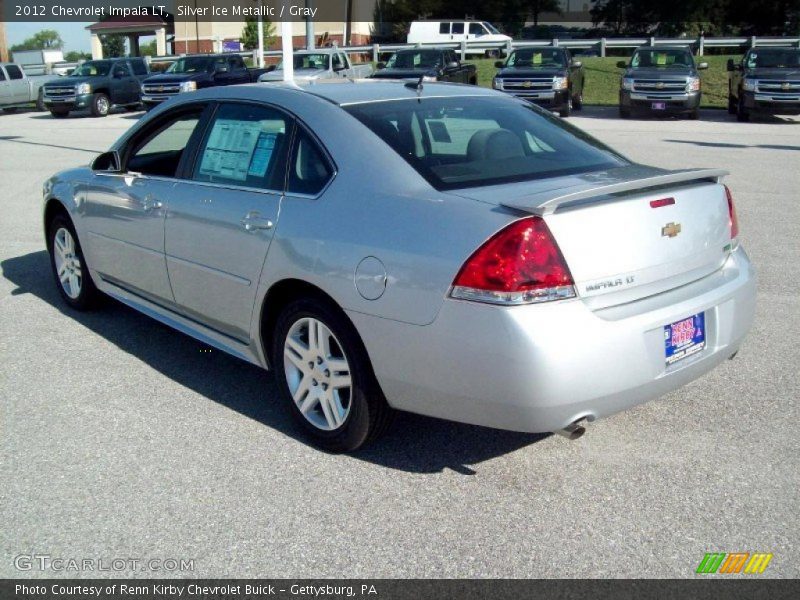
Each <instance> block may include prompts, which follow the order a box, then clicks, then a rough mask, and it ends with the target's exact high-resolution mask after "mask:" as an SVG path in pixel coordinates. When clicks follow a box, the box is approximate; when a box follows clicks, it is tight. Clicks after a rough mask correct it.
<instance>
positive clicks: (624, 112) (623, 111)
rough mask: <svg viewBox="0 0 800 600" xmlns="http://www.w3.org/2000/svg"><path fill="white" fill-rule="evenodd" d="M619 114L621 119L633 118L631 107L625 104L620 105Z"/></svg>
mask: <svg viewBox="0 0 800 600" xmlns="http://www.w3.org/2000/svg"><path fill="white" fill-rule="evenodd" d="M619 116H620V118H621V119H630V118H631V109H630V108H626V107H624V106H620V107H619Z"/></svg>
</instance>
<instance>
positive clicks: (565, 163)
mask: <svg viewBox="0 0 800 600" xmlns="http://www.w3.org/2000/svg"><path fill="white" fill-rule="evenodd" d="M346 110H347V111H348V112H350V114H352V115H353V116H354V117H356V118H357V119H358V120H360V121H361V122H362V123H364V124H365V125H366V126H367V127H369V128H370V129H371V130H372V131H373V132H374V133H375V134H376V135H377V136H378V137H380V138H381V139H383V141H384V142H386V143H387V144H388V145H389V146H390V147H391V148H392V149H394V150H395V151H396V152H397V153H398V154H399V155H400V156H402V157H403V158H404V159H405V160H406V161H407V162H408V163H409V164H410V165H411V166H412V167H413V168H414V169H416V170H417V171H418V172H419V173H420V174H421V175H422V176H423V177H425V178H426V179H427V180H428V181H429V182H430V183H431V185H433V186H434V187H436V188H437V189H440V190H447V189H458V188H468V187H476V186H482V185H495V184H500V183H509V182H514V181H529V180H534V179H545V178H549V177H557V176H560V175H570V174H575V173H588V172H592V171H599V170H603V169H609V168H613V167H619V166H623V165H626V164H628V162H627V161H626V160H625V159H623V158H622V157H620V156H619V155H618V154H616V153H614V152H613V151H612V150H610V149H609V148H607V147H605V146H603V145H602V144H601V143H600V142H598V141H596V140H594V139H593V138H591V137H590V136H589V135H587V134H586V133H584V132H582V131H581V130H579V129H577V128H575V127H573V126H571V125H568V124H565V123H563V122H562V121H560V120H559V119H557V118H556V117H553V116H552V115H549V114H547V113H545V112H543V111H538V110H536V109H534V108H531V107H530V106H529V105H527V104H524V103H521V102H518V101H516V100H511V99H508V98H493V97H485V98H470V97H454V98H426V97H425V96H424V95H423V96H422V97H421V98H419V99H418V100H417V99H414V100H413V101H412V100H395V101H391V102H375V103H369V104H356V105H353V106H350V107H347V108H346Z"/></svg>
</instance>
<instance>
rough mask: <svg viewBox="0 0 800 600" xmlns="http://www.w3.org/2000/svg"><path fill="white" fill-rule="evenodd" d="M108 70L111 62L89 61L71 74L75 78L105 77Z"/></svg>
mask: <svg viewBox="0 0 800 600" xmlns="http://www.w3.org/2000/svg"><path fill="white" fill-rule="evenodd" d="M110 70H111V61H108V60H90V61H88V62H85V63H83V64H82V65H81V66H80V67H78V68H77V69H75V70H74V71H73V72H72V75H73V76H77V77H105V76H107V75H108V72H109V71H110Z"/></svg>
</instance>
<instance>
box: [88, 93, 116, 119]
mask: <svg viewBox="0 0 800 600" xmlns="http://www.w3.org/2000/svg"><path fill="white" fill-rule="evenodd" d="M89 110H91V112H92V116H93V117H105V116H107V115H108V112H109V111H110V110H111V101H110V100H109V99H108V96H106V95H105V94H103V93H101V92H98V93H96V94H94V95H93V96H92V105H91V107H90V109H89Z"/></svg>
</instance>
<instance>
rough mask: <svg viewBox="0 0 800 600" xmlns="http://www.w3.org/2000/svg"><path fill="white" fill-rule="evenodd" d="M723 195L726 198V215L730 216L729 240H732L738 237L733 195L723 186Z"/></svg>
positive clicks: (737, 219) (737, 220) (737, 221)
mask: <svg viewBox="0 0 800 600" xmlns="http://www.w3.org/2000/svg"><path fill="white" fill-rule="evenodd" d="M725 195H726V196H727V197H728V215H729V216H730V218H729V223H730V226H731V239H732V240H733V239H735V238H736V237H737V236H738V235H739V218H738V217H737V216H736V206H734V204H733V195H732V194H731V191H730V189H728V186H727V185H726V186H725Z"/></svg>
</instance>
